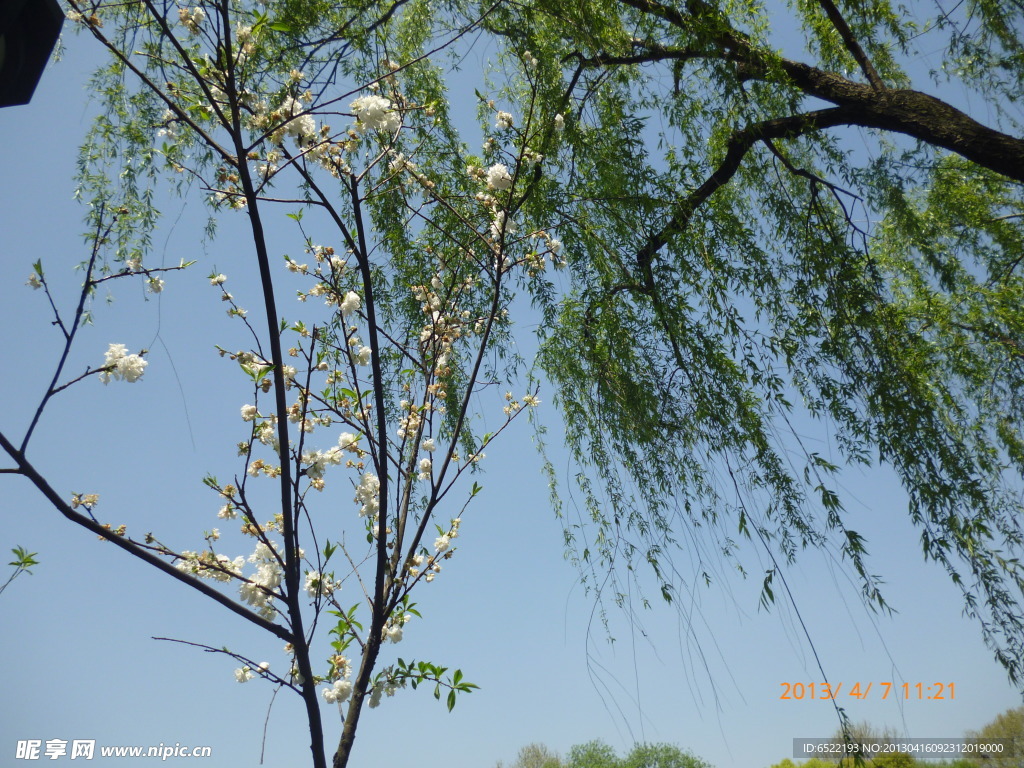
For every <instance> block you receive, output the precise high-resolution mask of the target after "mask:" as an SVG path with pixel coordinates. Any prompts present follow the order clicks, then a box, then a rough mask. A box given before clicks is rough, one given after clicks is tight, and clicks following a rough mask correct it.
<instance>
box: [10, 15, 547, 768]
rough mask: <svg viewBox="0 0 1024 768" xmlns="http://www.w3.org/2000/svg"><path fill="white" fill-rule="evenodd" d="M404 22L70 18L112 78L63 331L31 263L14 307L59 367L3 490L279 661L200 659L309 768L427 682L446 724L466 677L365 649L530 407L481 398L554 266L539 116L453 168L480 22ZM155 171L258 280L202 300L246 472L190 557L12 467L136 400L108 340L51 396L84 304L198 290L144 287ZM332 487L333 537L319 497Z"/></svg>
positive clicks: (502, 125)
mask: <svg viewBox="0 0 1024 768" xmlns="http://www.w3.org/2000/svg"><path fill="white" fill-rule="evenodd" d="M399 5H401V3H399V4H396V5H395V6H391V7H390V8H389V7H388V6H387V5H386V4H377V3H371V4H368V5H366V6H365V7H364V6H363V5H362V4H317V5H316V7H315V8H314V7H313V6H314V4H306V6H304V7H302V8H299V7H297V6H296V5H295V4H292V3H280V4H278V5H277V6H276V7H270V5H268V4H265V3H255V4H247V3H239V2H229V1H228V0H223V1H221V0H218V1H217V2H211V3H206V2H203V3H200V4H195V5H193V4H188V5H175V4H173V3H156V2H151V0H139V2H134V1H133V2H129V3H123V2H97V3H93V4H88V3H78V2H77V1H76V0H72V2H71V3H70V6H71V12H70V14H69V16H70V19H71V21H72V22H73V23H75V24H76V25H78V27H79V28H80V29H81V30H83V31H84V32H85V33H87V34H90V35H91V36H92V37H93V38H95V40H97V41H98V42H99V43H100V44H102V45H103V46H105V47H106V48H107V49H108V51H109V52H110V54H111V63H110V64H109V65H108V66H107V67H105V68H104V69H103V70H101V71H100V72H98V73H97V75H96V77H95V81H94V85H95V87H96V89H97V91H98V92H99V93H101V94H102V98H103V104H104V111H103V113H102V114H101V116H100V117H99V118H98V119H97V121H96V124H95V127H94V129H93V130H92V132H91V133H90V135H89V137H88V139H87V141H86V143H85V145H84V148H83V154H82V165H81V175H80V194H81V196H82V197H83V199H84V200H85V201H86V202H87V203H88V204H89V206H90V208H89V221H90V231H91V232H92V235H91V238H90V239H91V243H92V250H91V253H90V255H89V258H88V259H87V260H86V261H85V262H84V263H83V264H82V265H81V267H82V274H83V275H84V279H83V284H82V290H81V293H80V296H79V299H78V302H77V305H76V306H75V308H74V310H73V312H72V313H70V314H69V313H68V312H66V311H65V310H63V309H62V308H60V307H59V306H58V302H57V300H56V299H55V294H54V293H53V292H52V291H51V287H50V283H49V281H48V280H49V278H48V273H47V272H46V271H45V270H44V264H43V263H42V262H41V261H37V262H36V263H35V265H34V269H33V272H32V274H31V275H30V277H29V280H28V283H29V285H30V286H31V287H32V288H35V289H38V290H40V291H41V292H42V293H43V294H44V295H45V296H46V297H47V299H48V300H49V302H50V305H51V306H52V309H53V316H54V324H55V325H56V327H57V329H58V330H59V331H60V332H61V333H62V334H63V340H64V344H63V349H62V354H61V355H60V358H59V360H58V361H57V363H56V366H55V370H54V373H53V377H52V381H51V383H50V385H49V387H48V388H47V390H46V392H45V393H44V394H43V396H42V398H41V401H40V403H39V406H38V408H37V410H36V412H35V414H34V417H33V418H32V420H31V423H30V424H29V426H28V427H27V429H25V431H24V432H23V433H22V434H18V435H13V434H9V433H7V432H3V433H0V445H2V446H3V449H4V451H5V452H6V455H7V456H8V458H9V460H10V461H11V462H12V463H13V465H12V466H11V467H9V468H7V469H6V471H8V472H12V473H16V474H20V475H23V476H24V477H26V478H28V479H29V480H30V481H31V482H32V483H34V484H35V486H36V487H37V488H38V489H39V491H41V492H42V493H43V494H44V495H45V496H46V498H47V499H48V500H49V501H50V503H52V505H53V506H54V507H55V508H56V509H57V510H58V511H59V512H60V513H62V514H63V515H64V516H65V517H66V518H68V519H70V520H71V521H73V522H75V523H77V524H79V525H81V526H83V527H84V528H86V529H88V530H91V531H93V532H94V533H97V534H98V535H100V536H101V537H104V538H106V539H107V540H109V541H111V542H112V543H114V544H115V545H116V546H118V547H120V548H121V549H123V550H126V551H127V552H129V553H131V554H133V555H135V556H136V557H139V558H141V559H143V560H145V561H147V562H149V563H151V564H152V565H154V566H155V567H157V568H159V569H161V570H163V571H164V572H165V573H167V574H168V575H170V576H172V577H173V578H175V579H177V580H179V581H181V582H184V583H185V584H187V585H189V586H191V587H193V588H195V589H197V590H199V591H201V592H202V593H204V594H205V595H207V596H208V597H210V598H212V599H213V600H216V601H217V602H219V603H220V604H222V605H223V606H225V607H226V608H227V609H228V610H230V611H232V612H234V613H235V614H236V615H238V616H239V617H241V618H243V619H245V620H246V621H248V622H250V623H251V624H254V625H256V626H258V627H260V628H262V629H263V630H265V631H267V632H269V633H271V634H272V635H274V636H276V637H278V638H280V640H281V641H282V642H284V643H285V644H286V646H285V647H286V651H287V653H288V655H289V659H290V663H289V664H288V665H287V667H286V668H285V670H284V671H278V670H277V669H276V668H274V669H272V668H271V667H270V665H269V664H268V663H266V662H257V661H255V660H253V659H251V658H248V657H246V656H245V655H244V654H242V653H239V652H236V651H234V650H231V649H228V648H214V647H213V646H203V647H205V648H207V650H216V651H217V652H220V653H224V654H226V655H228V656H230V657H232V658H233V659H234V660H236V662H237V669H236V670H235V677H236V679H237V680H238V681H239V682H245V681H247V680H249V679H252V678H255V677H259V678H263V679H265V680H268V681H270V682H272V683H273V684H275V685H276V686H280V687H282V688H286V689H288V690H291V691H293V692H295V693H296V694H297V695H298V696H299V697H301V699H302V701H303V703H304V706H305V711H306V713H307V715H308V722H309V736H310V749H311V754H312V763H313V765H315V766H325V765H326V764H327V756H326V754H325V751H324V724H323V723H322V719H321V699H323V700H326V701H327V702H329V703H336V704H337V705H338V708H339V712H340V715H341V723H342V724H341V734H340V739H339V742H338V746H337V749H336V751H335V752H334V756H333V765H334V766H336V767H340V766H344V765H346V763H347V761H348V758H349V754H350V752H351V749H352V745H353V740H354V738H355V734H356V730H357V726H358V724H359V718H360V716H361V714H362V712H363V710H364V704H365V705H367V706H368V707H370V708H373V707H376V706H377V705H378V704H379V703H380V701H381V698H382V697H383V696H391V695H393V694H394V693H395V692H396V691H397V690H399V689H402V688H406V687H412V688H416V687H418V686H420V685H424V686H429V687H431V688H432V690H433V693H434V696H435V697H437V698H441V697H442V696H443V697H444V700H445V701H446V703H447V706H448V708H449V709H451V708H452V707H453V706H454V705H455V702H456V699H457V695H458V694H460V693H467V692H469V691H471V690H472V689H474V688H475V687H476V686H475V685H473V684H472V683H470V682H468V681H467V680H465V679H464V677H463V674H462V672H461V671H460V670H459V669H450V668H448V667H446V666H442V665H440V664H437V663H433V662H431V661H425V660H419V661H417V660H410V661H406V660H405V659H403V658H400V657H394V656H391V655H386V654H385V653H384V646H385V645H386V644H395V643H399V642H400V641H402V639H403V636H404V634H405V632H406V631H407V624H408V623H409V622H410V621H413V620H414V618H415V617H418V616H419V612H418V610H417V608H416V603H415V601H414V594H415V592H416V591H417V590H419V589H421V588H423V587H424V586H425V585H427V584H429V583H430V582H432V581H434V580H435V579H436V578H437V577H438V574H439V573H440V572H441V569H442V564H443V563H444V562H445V561H446V560H447V559H449V558H451V557H452V556H453V554H454V552H455V549H456V546H455V545H456V540H457V538H458V536H459V530H460V525H461V523H462V513H463V511H464V510H465V509H466V507H467V505H468V504H469V502H470V500H471V499H472V498H473V496H474V495H475V494H476V493H477V492H478V491H479V486H478V485H477V484H476V483H475V482H473V481H472V480H471V478H470V475H472V474H473V473H474V471H475V470H476V469H477V465H478V463H479V462H480V461H482V460H483V459H484V458H485V449H486V448H487V446H488V444H489V443H490V442H491V441H492V440H493V439H495V438H496V437H497V435H498V434H500V433H501V432H502V431H503V430H504V429H505V428H506V427H507V426H508V425H509V424H511V423H512V422H513V421H514V420H516V419H517V418H518V417H519V416H520V414H522V413H523V412H524V411H525V410H528V409H531V408H533V407H536V406H537V405H539V403H540V399H539V397H538V394H537V390H536V387H535V386H534V387H532V388H531V391H528V392H526V393H524V394H521V395H520V396H515V395H513V394H512V392H511V391H508V392H505V394H504V395H502V394H501V393H502V392H503V391H504V390H505V388H504V387H500V388H499V385H501V384H502V383H503V382H504V381H506V380H508V378H509V376H511V375H512V374H513V372H514V367H515V366H514V365H513V364H512V361H508V363H507V364H505V363H503V361H502V358H503V357H504V353H503V349H504V346H505V341H506V339H507V336H508V328H509V324H510V319H509V306H510V304H511V303H512V300H513V297H514V295H515V290H516V286H517V285H520V284H522V283H523V282H528V281H529V280H530V279H531V275H534V274H536V273H538V272H539V271H541V270H543V269H544V268H545V265H546V264H547V263H550V262H556V263H560V257H559V250H560V244H559V242H558V241H557V240H556V239H555V238H554V237H552V235H551V234H550V233H548V232H547V231H544V230H542V229H539V228H529V229H528V228H526V227H525V226H523V227H519V226H518V224H517V222H516V218H515V213H516V210H517V209H518V208H519V207H520V206H521V205H522V203H523V201H524V200H525V199H526V198H527V197H528V195H529V194H530V189H529V187H528V185H527V184H526V178H527V175H528V172H529V169H530V168H531V167H533V166H534V165H536V164H537V163H538V162H539V160H540V159H541V152H540V151H536V150H534V149H531V147H538V148H543V147H546V146H548V145H551V144H553V143H554V142H556V141H557V138H558V127H559V118H556V116H555V115H543V114H539V113H537V112H531V113H528V114H525V115H520V116H518V117H514V116H513V115H512V114H510V113H508V112H504V111H500V110H498V109H497V108H495V106H494V105H493V103H482V104H481V110H482V114H483V118H484V121H485V124H486V129H485V130H486V133H487V141H486V145H485V152H484V157H482V158H481V157H475V156H471V155H470V154H469V153H468V152H467V151H466V149H465V147H464V145H463V144H462V143H461V142H460V139H459V136H458V134H457V132H456V131H455V129H454V128H453V126H452V120H451V119H450V117H449V115H448V111H447V110H448V107H447V104H446V101H445V96H444V90H443V87H442V81H441V78H440V76H439V71H438V69H437V66H436V64H435V63H434V61H433V60H432V58H431V56H432V55H435V54H437V53H438V52H439V51H443V50H444V49H445V48H446V47H447V46H449V45H451V44H452V43H453V42H454V41H457V40H458V39H459V38H460V37H461V36H462V35H464V34H466V33H467V32H468V31H470V30H472V29H473V28H474V27H475V26H476V23H475V22H470V23H468V24H467V25H466V26H465V27H463V28H460V29H454V30H446V31H445V30H440V31H439V30H437V29H435V28H434V27H433V25H432V24H431V22H430V19H429V18H427V17H425V16H424V8H423V7H419V6H411V7H410V8H409V9H407V10H406V11H405V12H403V13H396V11H397V9H398V6H399ZM307 6H308V7H307ZM160 174H167V175H169V176H170V177H172V178H178V179H181V180H182V183H181V188H182V189H183V190H190V189H195V188H199V189H200V190H201V191H202V192H203V194H204V195H205V196H206V200H207V202H208V204H209V205H210V206H211V208H212V209H213V210H214V211H215V212H216V213H220V212H226V213H228V214H229V215H230V213H231V212H233V211H237V212H239V213H238V214H235V215H242V216H245V217H246V218H247V220H248V224H249V231H250V234H251V243H250V245H249V258H250V259H251V261H250V262H249V263H248V264H246V265H242V266H240V268H241V269H251V270H255V271H257V272H258V274H259V278H260V286H261V292H260V295H259V296H257V297H255V298H262V301H263V307H262V311H261V312H260V313H258V314H259V315H261V316H262V318H261V319H259V320H257V319H256V315H257V313H255V312H254V313H253V316H252V317H251V316H250V314H249V312H248V311H247V309H246V308H245V307H244V306H243V303H244V302H245V301H246V299H247V298H249V299H251V298H253V297H251V296H250V297H243V296H242V295H235V294H233V293H232V292H231V291H232V280H231V278H230V276H229V275H225V274H222V273H220V272H216V271H215V272H212V273H211V274H210V275H209V283H210V286H211V289H212V290H215V291H217V292H219V295H220V299H221V301H222V302H223V305H224V306H225V307H226V310H227V316H228V318H229V320H230V321H231V322H234V323H237V324H240V325H242V326H243V327H244V328H245V330H246V332H247V334H248V337H249V339H250V344H249V346H248V347H247V348H245V349H227V348H220V347H218V349H219V350H220V353H221V356H222V357H223V358H224V361H225V366H226V371H225V373H226V375H227V376H229V377H241V379H242V380H244V381H246V382H247V383H248V386H249V389H250V391H251V395H250V398H249V400H248V402H245V403H239V406H240V418H241V421H240V422H239V423H240V427H241V431H240V434H239V436H238V437H239V438H240V441H239V442H237V453H238V456H239V458H238V461H239V469H238V470H237V471H235V472H233V473H231V476H230V479H229V480H221V479H218V478H217V477H216V476H214V475H212V474H211V475H210V476H208V477H206V478H205V480H204V482H205V483H206V485H207V486H208V487H209V488H210V490H211V492H212V493H213V494H215V495H216V497H217V499H218V501H217V503H216V507H215V508H214V509H215V510H216V508H219V511H216V519H219V522H218V525H222V526H227V525H231V527H232V528H233V529H234V530H236V531H237V533H234V534H231V535H229V534H228V533H226V532H225V533H224V534H222V533H221V530H220V528H217V527H213V526H212V525H211V526H210V530H207V531H205V532H203V534H202V536H201V537H200V536H199V535H198V534H199V532H198V531H197V543H198V544H200V545H199V546H195V547H194V548H192V549H182V548H180V547H173V546H171V545H169V544H167V543H165V542H164V541H162V540H161V538H160V537H159V535H158V534H153V533H148V534H146V535H145V536H135V535H133V534H132V533H131V532H130V531H129V527H128V526H127V525H116V526H115V525H113V524H111V523H109V522H105V521H104V519H103V518H104V511H103V508H102V506H101V505H100V495H99V494H98V493H94V492H89V493H74V494H73V495H72V496H71V497H70V498H68V497H67V495H66V494H64V493H62V492H60V491H58V490H57V489H56V488H55V487H54V485H52V484H51V481H50V480H49V479H48V478H46V477H44V476H43V475H42V474H41V473H40V472H39V471H38V469H37V468H36V466H35V465H34V464H33V461H32V459H31V446H32V439H33V435H34V433H35V430H36V427H37V425H38V424H39V423H40V420H41V419H42V418H43V417H44V415H45V412H46V408H47V405H48V404H49V403H50V402H51V400H52V398H54V397H57V396H61V395H62V394H63V393H64V392H65V391H66V390H68V389H69V388H71V387H73V386H83V385H86V384H87V383H88V382H89V381H93V380H98V381H99V382H102V383H103V384H109V385H110V386H127V385H130V384H136V385H139V384H138V383H140V382H141V383H142V384H143V385H144V382H145V373H146V369H147V366H148V364H149V362H148V361H147V359H146V351H145V350H130V349H128V348H127V347H126V346H125V345H124V344H122V343H118V342H116V341H115V342H114V343H111V344H110V345H109V348H108V349H107V351H106V353H105V357H104V359H103V360H102V361H101V362H100V361H97V362H96V363H95V364H94V365H92V366H89V367H87V368H86V370H85V371H84V372H80V373H77V374H69V372H68V371H69V368H70V363H69V360H70V359H71V353H72V350H73V347H74V344H75V341H76V336H77V334H78V332H79V330H80V329H81V328H82V326H83V324H84V323H86V322H88V321H89V320H90V315H91V312H92V310H91V304H92V298H93V296H94V294H95V293H96V291H97V289H98V288H99V287H100V286H101V285H104V287H109V285H110V284H114V283H121V282H125V281H140V280H141V281H143V283H144V284H145V286H146V288H147V290H148V291H150V292H151V293H159V292H161V291H162V290H164V288H165V280H164V277H165V274H164V273H165V272H169V271H176V270H182V269H187V268H189V267H192V266H193V265H194V263H186V262H183V263H181V264H180V265H179V266H176V267H172V268H164V267H152V266H150V264H148V263H147V257H148V255H149V250H148V248H149V237H150V233H151V231H152V227H153V225H154V223H155V210H154V205H153V202H152V201H153V197H152V195H153V191H152V184H153V182H154V180H155V179H157V178H158V177H159V176H160ZM272 209H280V210H281V216H282V218H284V217H285V216H287V219H288V221H289V224H290V225H291V226H292V227H293V231H294V234H295V236H296V238H297V241H298V242H299V243H301V249H302V253H303V255H302V256H301V257H299V258H293V257H285V259H284V263H283V265H282V267H281V268H276V267H274V266H273V265H272V264H271V253H270V247H269V245H268V238H267V233H266V231H265V228H264V221H265V217H266V216H267V215H268V213H267V212H268V211H269V210H272ZM289 273H290V274H289ZM284 280H292V281H293V282H294V283H295V284H296V285H297V287H298V290H297V298H298V301H299V304H300V309H301V310H302V314H301V317H300V318H298V319H291V318H288V319H284V318H283V317H282V315H283V314H285V311H284V310H283V309H282V308H281V307H282V304H281V302H280V298H281V292H282V282H283V281H284ZM492 393H493V394H492ZM487 408H491V409H493V410H494V412H495V413H496V414H501V422H500V425H499V426H498V428H497V429H496V430H494V431H493V432H491V433H488V434H479V433H478V431H477V430H476V428H475V426H474V424H473V415H474V413H475V411H476V410H477V409H487ZM346 484H347V485H349V486H350V488H351V496H350V497H349V500H348V502H347V503H345V504H344V507H345V510H344V512H343V513H342V514H341V517H340V520H339V517H338V515H337V511H336V509H335V508H334V504H335V503H336V502H334V501H331V502H326V501H324V500H325V499H327V498H329V494H328V493H327V492H326V491H325V489H327V487H328V486H334V485H342V486H344V485H346ZM240 550H242V553H241V554H239V551H240Z"/></svg>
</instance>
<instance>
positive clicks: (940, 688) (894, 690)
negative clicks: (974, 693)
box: [779, 681, 956, 701]
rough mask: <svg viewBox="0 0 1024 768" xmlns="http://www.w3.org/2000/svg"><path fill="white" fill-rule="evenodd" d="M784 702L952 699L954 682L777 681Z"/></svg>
mask: <svg viewBox="0 0 1024 768" xmlns="http://www.w3.org/2000/svg"><path fill="white" fill-rule="evenodd" d="M779 685H780V686H781V687H782V693H781V694H780V695H779V698H780V699H782V700H784V701H803V700H805V699H818V700H820V701H834V700H837V699H841V698H850V699H861V700H863V699H867V698H868V697H874V698H877V699H881V700H882V701H884V700H885V699H888V698H890V697H892V698H894V699H900V700H903V701H952V700H953V699H955V698H956V683H893V682H876V681H871V682H855V683H853V684H847V683H779Z"/></svg>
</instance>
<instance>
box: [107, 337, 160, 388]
mask: <svg viewBox="0 0 1024 768" xmlns="http://www.w3.org/2000/svg"><path fill="white" fill-rule="evenodd" d="M127 353H128V348H127V347H126V346H125V345H124V344H111V345H110V348H109V349H107V351H106V352H105V353H104V357H105V360H104V363H103V367H104V368H108V369H110V370H105V371H103V373H101V374H100V381H102V382H103V383H104V384H107V383H109V382H110V379H111V378H114V379H118V380H120V379H124V380H125V381H127V382H129V383H131V382H135V381H138V380H139V379H140V378H142V374H143V373H145V371H146V366H147V365H149V363H148V362H146V361H145V360H143V359H142V357H140V356H139V355H129V354H127ZM111 366H113V368H112V369H111Z"/></svg>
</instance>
